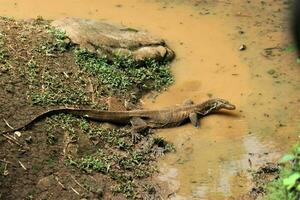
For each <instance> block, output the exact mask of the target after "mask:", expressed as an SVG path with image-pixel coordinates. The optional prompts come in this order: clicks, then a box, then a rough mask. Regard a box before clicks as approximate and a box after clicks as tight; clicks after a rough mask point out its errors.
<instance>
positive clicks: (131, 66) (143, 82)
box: [74, 49, 173, 94]
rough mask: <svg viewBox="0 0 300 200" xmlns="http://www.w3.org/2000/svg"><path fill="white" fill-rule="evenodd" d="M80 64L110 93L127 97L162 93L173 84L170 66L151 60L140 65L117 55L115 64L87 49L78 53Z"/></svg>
mask: <svg viewBox="0 0 300 200" xmlns="http://www.w3.org/2000/svg"><path fill="white" fill-rule="evenodd" d="M74 53H75V58H76V63H77V64H78V65H79V66H80V67H81V68H82V69H84V70H85V71H86V72H88V73H90V74H91V75H93V76H96V77H97V78H98V79H99V81H100V82H101V83H102V84H104V85H105V86H106V87H107V88H108V89H109V90H112V91H114V92H115V93H118V94H124V93H126V92H130V91H133V90H137V89H138V90H139V91H143V92H145V91H150V90H157V91H160V90H162V89H164V88H166V87H167V86H169V85H170V84H172V83H173V78H172V75H171V72H170V67H169V66H168V64H167V63H163V62H158V61H155V60H148V61H146V62H144V63H142V64H141V63H138V62H136V61H135V60H133V59H132V58H130V57H122V56H119V55H116V56H115V58H114V59H113V61H109V60H108V59H107V58H106V57H98V56H97V55H95V54H91V53H88V52H86V51H85V50H80V49H76V50H75V51H74Z"/></svg>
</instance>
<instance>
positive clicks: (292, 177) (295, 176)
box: [283, 172, 300, 190]
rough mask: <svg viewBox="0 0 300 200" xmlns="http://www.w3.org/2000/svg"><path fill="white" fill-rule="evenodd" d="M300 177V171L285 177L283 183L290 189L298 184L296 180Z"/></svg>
mask: <svg viewBox="0 0 300 200" xmlns="http://www.w3.org/2000/svg"><path fill="white" fill-rule="evenodd" d="M299 178H300V173H298V172H295V173H293V174H292V175H290V176H289V177H287V178H285V179H283V185H284V186H286V188H287V189H288V190H290V189H292V188H293V187H294V186H295V185H296V181H297V180H298V179H299Z"/></svg>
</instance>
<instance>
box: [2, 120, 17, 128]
mask: <svg viewBox="0 0 300 200" xmlns="http://www.w3.org/2000/svg"><path fill="white" fill-rule="evenodd" d="M3 121H4V122H5V124H6V126H8V127H9V128H10V129H12V130H13V129H14V127H12V126H11V125H10V124H9V123H8V122H7V121H6V119H3Z"/></svg>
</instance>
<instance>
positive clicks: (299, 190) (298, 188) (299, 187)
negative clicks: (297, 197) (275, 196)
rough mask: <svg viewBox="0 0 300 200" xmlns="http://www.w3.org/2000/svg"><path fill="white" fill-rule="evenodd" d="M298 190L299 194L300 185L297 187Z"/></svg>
mask: <svg viewBox="0 0 300 200" xmlns="http://www.w3.org/2000/svg"><path fill="white" fill-rule="evenodd" d="M296 190H297V191H298V192H300V185H299V184H298V185H297V187H296Z"/></svg>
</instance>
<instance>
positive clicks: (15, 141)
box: [2, 133, 22, 147]
mask: <svg viewBox="0 0 300 200" xmlns="http://www.w3.org/2000/svg"><path fill="white" fill-rule="evenodd" d="M2 135H3V137H5V138H6V139H8V140H9V141H11V142H12V143H14V144H16V145H18V146H20V147H22V145H21V144H20V143H19V142H18V141H17V140H16V139H15V138H13V137H11V136H8V135H6V134H5V133H2Z"/></svg>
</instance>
